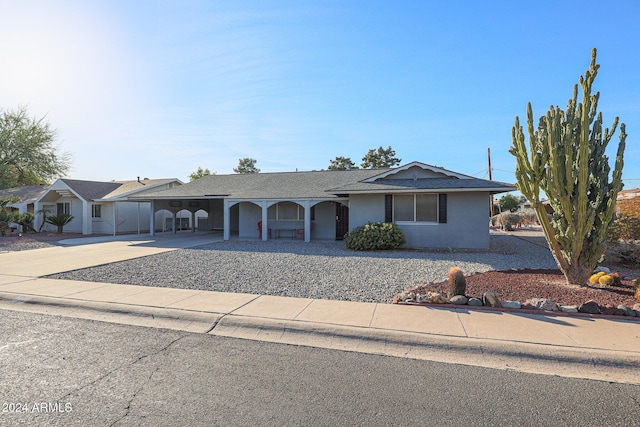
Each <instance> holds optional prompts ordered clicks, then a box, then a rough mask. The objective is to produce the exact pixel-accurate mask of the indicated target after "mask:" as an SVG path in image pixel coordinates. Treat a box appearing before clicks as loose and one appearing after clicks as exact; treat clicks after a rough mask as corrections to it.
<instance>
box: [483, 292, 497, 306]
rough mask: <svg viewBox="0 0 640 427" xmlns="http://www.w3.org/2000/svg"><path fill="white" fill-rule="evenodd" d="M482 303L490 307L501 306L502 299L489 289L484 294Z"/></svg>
mask: <svg viewBox="0 0 640 427" xmlns="http://www.w3.org/2000/svg"><path fill="white" fill-rule="evenodd" d="M482 304H483V305H486V306H488V307H500V299H499V298H498V296H497V295H496V293H495V292H493V291H487V292H485V293H484V295H482Z"/></svg>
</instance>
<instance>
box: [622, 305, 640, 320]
mask: <svg viewBox="0 0 640 427" xmlns="http://www.w3.org/2000/svg"><path fill="white" fill-rule="evenodd" d="M617 308H618V310H622V311H623V312H624V313H623V315H624V316H629V317H636V316H637V313H636V311H635V310H634V309H633V308H631V307H627V306H626V305H624V304H620V305H619V306H618V307H617Z"/></svg>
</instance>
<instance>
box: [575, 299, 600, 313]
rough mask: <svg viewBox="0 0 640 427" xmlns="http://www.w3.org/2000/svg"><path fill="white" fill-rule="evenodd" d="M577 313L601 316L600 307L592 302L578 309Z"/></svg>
mask: <svg viewBox="0 0 640 427" xmlns="http://www.w3.org/2000/svg"><path fill="white" fill-rule="evenodd" d="M578 312H580V313H589V314H601V313H602V312H601V311H600V306H599V305H598V303H597V302H595V301H594V300H589V301H587V302H585V303H584V304H582V305H581V306H580V307H578Z"/></svg>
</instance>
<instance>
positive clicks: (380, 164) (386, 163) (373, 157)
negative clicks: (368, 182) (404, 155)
mask: <svg viewBox="0 0 640 427" xmlns="http://www.w3.org/2000/svg"><path fill="white" fill-rule="evenodd" d="M395 155H396V152H395V151H394V150H393V149H392V148H391V146H389V148H387V149H386V150H385V149H384V148H382V146H380V147H379V148H378V149H377V150H374V149H371V150H369V151H368V152H367V154H366V155H365V156H364V157H363V158H362V164H361V165H360V166H361V167H362V168H363V169H377V168H390V167H393V166H397V165H399V164H400V161H401V159H398V158H396V157H395Z"/></svg>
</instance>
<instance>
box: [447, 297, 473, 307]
mask: <svg viewBox="0 0 640 427" xmlns="http://www.w3.org/2000/svg"><path fill="white" fill-rule="evenodd" d="M467 302H469V298H467V297H465V296H464V295H454V296H452V297H451V298H449V304H455V305H466V304H467Z"/></svg>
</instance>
